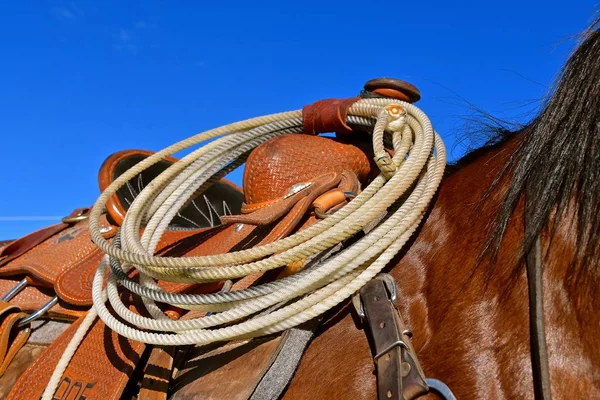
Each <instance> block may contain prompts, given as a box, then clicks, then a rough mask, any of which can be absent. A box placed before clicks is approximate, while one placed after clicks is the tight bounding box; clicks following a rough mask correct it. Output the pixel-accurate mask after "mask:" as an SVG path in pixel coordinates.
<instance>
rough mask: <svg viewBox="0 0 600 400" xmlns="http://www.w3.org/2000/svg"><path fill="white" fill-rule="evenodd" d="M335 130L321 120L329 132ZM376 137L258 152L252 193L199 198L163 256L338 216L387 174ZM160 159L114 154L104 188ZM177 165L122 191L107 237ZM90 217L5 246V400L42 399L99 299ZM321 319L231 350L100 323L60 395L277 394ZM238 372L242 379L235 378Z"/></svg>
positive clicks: (106, 223) (298, 139)
mask: <svg viewBox="0 0 600 400" xmlns="http://www.w3.org/2000/svg"><path fill="white" fill-rule="evenodd" d="M344 124H345V122H344ZM338 125H339V124H338ZM329 127H330V126H329V125H326V124H325V125H323V124H321V125H319V131H322V132H325V131H329V130H328V128H329ZM324 129H325V130H324ZM332 130H333V129H332ZM311 133H314V132H311ZM369 141H370V137H369V136H368V135H367V134H366V133H361V132H355V134H353V135H352V136H349V135H343V134H341V135H337V137H335V138H331V137H319V136H310V135H304V134H291V135H287V136H281V137H277V138H274V139H271V140H269V141H267V142H265V143H263V144H262V145H260V146H259V147H257V148H256V149H254V150H253V151H252V152H251V153H250V155H249V156H248V159H247V161H246V165H245V169H244V175H243V190H242V189H241V188H240V187H238V186H236V185H235V184H233V183H231V182H229V181H228V180H226V179H220V180H218V181H216V182H215V183H214V184H213V185H212V186H211V187H210V188H208V189H207V190H206V191H204V192H203V193H199V194H197V196H195V197H194V198H193V200H192V201H190V202H189V203H188V204H186V206H185V207H184V208H183V209H182V210H181V211H180V212H179V213H178V214H177V216H176V217H175V218H174V219H173V221H172V222H171V224H170V226H169V229H168V230H167V232H166V233H165V234H164V235H163V237H162V239H161V241H160V243H159V245H158V247H157V251H156V252H157V254H160V255H164V256H179V257H186V256H199V255H209V254H218V253H224V252H229V251H236V250H241V249H245V248H249V247H252V246H256V245H259V244H266V243H269V242H272V241H275V240H278V239H280V238H283V237H285V236H288V235H290V234H293V233H295V232H297V231H299V230H302V229H305V228H306V227H308V226H310V225H312V224H314V223H316V222H317V221H318V220H319V219H320V218H326V217H327V215H328V214H329V213H332V212H335V211H336V210H337V209H339V208H340V207H343V206H344V205H345V204H346V203H347V202H348V201H349V194H352V193H359V192H360V190H361V188H363V187H364V186H365V185H367V184H368V183H369V182H370V180H371V179H372V178H373V177H374V176H375V175H376V173H377V172H378V170H377V167H376V166H375V165H374V162H373V154H372V153H371V150H370V148H371V145H370V143H369ZM150 154H152V153H151V152H148V151H143V150H127V151H121V152H118V153H115V154H113V155H111V156H110V157H108V158H107V159H106V161H105V162H104V163H103V164H102V166H101V168H100V172H99V176H98V180H99V186H100V190H104V189H105V188H106V187H107V186H108V185H109V184H110V183H111V182H112V181H113V180H114V179H115V178H116V177H118V176H119V175H120V174H122V173H123V172H124V171H126V170H128V169H129V168H130V167H131V166H133V165H135V164H137V163H138V162H140V161H141V160H142V159H144V158H145V157H147V156H148V155H150ZM176 161H177V160H176V159H174V158H167V159H164V160H163V161H162V162H161V163H159V164H156V165H154V166H153V167H152V168H150V169H148V170H145V171H143V172H142V173H140V174H138V175H137V176H136V177H134V178H133V179H131V180H130V181H129V182H128V184H127V185H126V186H124V187H122V188H121V189H120V190H119V191H118V193H117V194H116V195H115V196H113V198H112V199H111V200H110V201H109V202H108V204H107V207H106V210H105V212H104V214H103V216H102V219H101V232H102V234H103V236H104V237H105V238H107V239H111V238H113V237H114V236H115V234H116V233H117V231H118V228H119V226H120V224H121V223H122V222H123V218H124V216H125V214H126V212H127V209H128V207H129V206H130V205H131V203H132V202H133V200H134V199H135V197H136V196H137V195H138V194H139V193H140V192H141V190H142V189H143V188H144V187H145V186H146V185H147V184H148V183H149V182H151V181H152V179H153V178H155V177H156V176H157V175H159V174H160V173H161V172H162V171H163V170H165V169H166V168H167V167H168V166H169V165H170V164H171V163H173V162H176ZM306 182H311V185H310V187H309V188H308V189H307V190H301V191H298V187H302V188H303V189H304V188H305V187H303V186H302V185H303V184H306ZM87 212H88V210H87V209H77V210H75V211H74V212H73V213H72V214H70V215H69V216H67V217H65V218H64V219H63V221H62V222H61V223H60V224H56V225H52V226H50V227H47V228H44V229H41V230H39V231H37V232H34V233H31V234H29V235H27V236H25V237H22V238H20V239H17V240H14V241H9V242H0V296H3V297H2V298H1V300H0V375H1V377H0V397H2V398H4V397H7V398H9V399H21V398H39V397H40V396H41V394H42V392H43V390H44V388H45V386H46V384H47V382H48V380H49V378H50V375H51V374H52V371H53V369H54V367H55V365H56V364H57V362H58V359H59V358H60V356H61V354H62V353H63V351H64V349H65V348H66V346H67V344H68V342H69V340H70V338H71V337H72V336H73V334H74V333H75V330H76V329H77V327H78V326H79V324H80V323H81V321H82V319H83V318H84V316H85V314H86V312H87V310H89V308H90V307H91V306H92V298H91V286H92V279H93V275H94V272H95V271H96V268H97V266H98V263H99V262H101V260H102V258H103V254H102V252H101V251H100V250H99V249H98V248H97V247H96V246H95V245H94V244H93V243H92V241H91V238H90V233H89V230H88V226H87V221H86V213H87ZM302 267H303V266H302V265H288V266H287V267H284V268H282V269H281V270H276V271H271V272H270V273H267V274H256V275H255V276H250V277H246V278H243V279H240V280H238V281H234V282H231V281H227V282H219V283H216V284H215V283H211V284H175V283H170V282H161V281H159V285H161V286H162V287H163V288H164V289H166V290H169V291H171V292H177V293H213V292H217V291H223V290H239V289H243V288H246V287H248V286H251V285H253V284H256V283H257V282H264V281H267V280H269V279H273V278H275V277H278V276H283V275H287V274H292V273H294V272H296V271H297V270H299V269H300V268H302ZM132 278H134V279H135V276H132ZM124 301H125V302H127V303H128V304H129V305H130V308H131V309H134V310H137V311H138V312H142V311H141V309H142V307H140V299H138V298H136V297H134V296H132V295H129V297H128V298H126V299H124ZM164 311H165V312H167V314H168V315H169V316H170V317H171V318H173V319H177V318H186V317H187V316H189V314H187V313H186V312H185V311H184V310H181V309H177V308H174V307H172V308H169V309H165V310H164ZM189 313H194V312H193V311H191V312H189ZM316 324H318V321H314V322H311V323H310V324H308V326H304V327H301V329H300V330H290V331H286V332H284V333H283V334H280V335H274V336H270V337H266V338H260V339H253V340H247V341H237V342H230V343H225V344H223V345H220V346H209V347H207V346H204V347H194V346H190V347H185V348H184V347H179V348H174V347H160V346H150V345H145V344H144V343H140V342H134V341H131V340H128V339H125V338H123V337H120V336H119V335H118V334H116V333H115V332H113V331H111V330H110V329H108V328H107V327H106V326H105V325H104V323H103V322H102V321H101V320H97V321H95V323H94V325H93V326H92V328H91V329H90V330H89V331H88V333H87V335H86V337H85V338H84V340H83V342H82V344H81V345H80V346H79V348H78V349H77V351H76V353H75V355H74V357H73V358H72V360H71V362H70V364H69V366H68V368H67V370H66V371H65V373H64V374H63V377H62V380H61V383H60V385H59V387H58V390H57V391H56V392H55V395H54V396H55V397H54V398H57V399H63V398H64V399H66V398H68V399H79V398H82V399H83V398H88V399H118V398H135V397H137V398H140V399H142V398H143V399H167V398H172V399H187V398H196V397H198V398H207V399H222V398H231V399H248V398H255V399H258V398H271V397H269V396H270V395H269V394H268V393H269V390H271V389H270V387H271V386H269V385H271V381H269V379H271V377H270V374H269V371H271V370H272V369H273V368H277V369H279V370H285V371H287V372H286V373H288V375H289V377H290V378H291V374H293V371H294V369H295V366H296V364H294V360H292V362H291V363H288V364H286V363H285V362H283V361H282V360H281V357H278V356H279V355H281V354H284V353H285V352H286V351H288V350H287V349H288V347H290V343H293V344H294V345H295V346H296V347H301V348H304V347H305V346H306V345H307V344H308V342H309V340H310V338H311V336H312V332H313V331H314V328H315V327H316ZM298 343H300V345H298ZM300 355H301V353H300ZM287 358H294V357H292V356H290V357H287ZM296 358H298V359H299V355H298V356H297V357H296ZM297 361H298V360H295V363H297ZM231 374H235V376H236V379H235V380H230V379H228V376H232V375H231ZM224 382H229V383H224ZM273 396H275V397H274V398H276V397H277V396H278V395H275V394H273Z"/></svg>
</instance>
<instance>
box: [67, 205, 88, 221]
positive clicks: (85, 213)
mask: <svg viewBox="0 0 600 400" xmlns="http://www.w3.org/2000/svg"><path fill="white" fill-rule="evenodd" d="M89 214H90V209H89V208H86V209H84V210H82V211H81V212H80V213H79V214H77V215H75V216H73V217H64V218H63V219H62V220H61V221H62V223H63V224H75V223H77V222H80V221H84V220H86V219H88V218H89Z"/></svg>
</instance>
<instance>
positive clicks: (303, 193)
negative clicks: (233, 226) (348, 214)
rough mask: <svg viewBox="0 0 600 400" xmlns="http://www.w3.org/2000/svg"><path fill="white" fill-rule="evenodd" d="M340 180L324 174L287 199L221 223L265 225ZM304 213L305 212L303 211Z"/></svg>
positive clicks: (222, 219) (275, 201) (332, 174)
mask: <svg viewBox="0 0 600 400" xmlns="http://www.w3.org/2000/svg"><path fill="white" fill-rule="evenodd" d="M340 180H341V174H339V173H336V172H330V173H326V174H323V175H320V176H317V177H314V179H313V180H312V182H311V184H310V186H308V187H306V188H304V189H302V190H300V191H299V192H298V193H295V194H293V195H291V196H289V197H286V196H283V197H281V198H279V199H275V200H273V201H272V202H271V205H270V206H267V207H262V208H259V209H257V210H256V211H254V212H251V213H249V214H243V215H231V216H225V217H221V221H222V222H223V223H242V224H251V225H266V224H270V223H272V222H274V221H276V220H277V219H279V218H281V217H283V216H284V215H286V213H289V212H290V210H292V209H293V208H294V207H295V206H296V204H298V203H299V202H300V201H301V200H304V199H305V198H310V199H311V201H312V199H315V198H316V197H318V196H319V195H321V194H323V193H325V192H326V191H327V190H329V189H331V188H332V187H335V186H337V184H338V183H339V182H340ZM304 211H306V210H304Z"/></svg>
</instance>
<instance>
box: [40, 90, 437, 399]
mask: <svg viewBox="0 0 600 400" xmlns="http://www.w3.org/2000/svg"><path fill="white" fill-rule="evenodd" d="M347 122H348V123H349V124H351V125H356V126H363V127H365V128H368V129H372V132H373V133H372V139H373V149H374V153H375V158H376V161H377V165H378V166H379V168H380V169H381V173H380V174H379V175H378V176H377V177H376V178H375V179H374V180H373V181H372V182H371V184H369V185H368V186H367V187H366V188H365V189H364V190H363V191H362V192H360V193H359V194H358V195H357V196H356V197H355V198H354V199H353V200H352V201H350V203H348V204H347V205H346V206H344V207H342V208H341V209H339V210H338V211H337V212H335V213H334V214H332V215H330V216H328V217H327V218H325V219H323V220H321V221H319V222H318V223H316V224H314V225H312V226H310V227H308V228H307V229H304V230H302V231H299V232H297V233H295V234H294V235H292V236H289V237H287V238H284V239H281V240H278V241H275V242H273V243H270V244H266V245H262V246H259V247H255V248H251V249H247V250H242V251H236V252H232V253H226V254H218V255H209V256H200V257H181V258H178V257H157V256H154V255H153V254H154V251H155V249H156V247H157V244H158V242H159V240H160V238H161V236H162V235H163V233H164V232H165V230H166V229H167V227H168V225H169V223H170V222H171V220H172V219H173V218H174V217H175V216H176V214H177V212H178V211H179V210H180V209H181V208H182V207H183V206H184V205H185V204H186V202H187V201H188V200H189V199H190V197H192V196H195V195H197V194H198V192H199V191H200V192H201V191H202V189H203V188H205V187H208V186H209V185H210V184H211V183H212V182H214V180H215V179H218V178H219V177H221V176H223V175H225V174H226V173H227V172H229V171H231V170H232V169H234V168H236V167H237V166H239V165H240V164H241V163H242V162H243V161H244V155H245V154H247V153H248V152H249V151H250V150H252V149H253V148H255V147H257V146H258V145H260V144H261V143H264V142H265V141H267V140H269V139H271V138H273V137H277V136H281V135H286V134H290V133H300V132H302V111H300V110H298V111H291V112H284V113H279V114H273V115H269V116H264V117H258V118H253V119H249V120H246V121H241V122H236V123H233V124H230V125H226V126H223V127H220V128H216V129H212V130H209V131H206V132H204V133H200V134H198V135H195V136H193V137H191V138H188V139H185V140H183V141H181V142H179V143H176V144H173V145H171V146H169V147H167V148H166V149H164V150H162V151H160V152H157V153H155V154H153V155H151V156H150V157H148V158H147V159H145V160H143V161H141V162H140V163H139V164H137V165H135V166H134V167H132V168H131V169H129V170H128V171H126V172H125V173H124V174H123V175H121V176H120V177H119V178H117V179H116V180H115V181H114V182H113V183H112V184H111V185H110V186H109V187H108V188H107V189H106V190H105V191H104V192H103V193H102V194H101V196H100V197H99V198H98V200H97V201H96V203H95V205H94V207H93V210H92V212H91V214H90V217H89V219H90V232H91V236H92V239H93V241H94V242H95V243H96V244H97V245H98V247H100V248H101V249H102V250H103V251H104V252H105V253H106V255H107V256H106V257H105V259H104V260H103V262H101V263H100V266H99V267H98V270H97V272H96V275H95V278H94V283H93V300H94V306H93V307H92V309H91V310H90V312H89V313H88V315H87V316H86V318H85V320H84V321H83V323H82V324H81V326H80V327H79V329H78V331H77V332H76V334H75V336H74V337H73V339H72V341H71V343H70V344H69V346H68V347H67V350H66V351H65V353H64V354H63V357H62V358H61V360H60V362H59V364H58V365H57V367H56V369H55V371H54V374H53V377H52V378H51V381H50V384H49V385H48V387H47V388H46V391H45V392H44V397H43V398H51V395H52V393H54V390H55V388H56V385H58V382H59V380H60V377H61V376H62V373H63V372H64V370H65V369H66V367H67V364H68V362H69V360H70V358H71V357H72V356H73V354H74V352H75V350H76V348H77V346H78V345H79V343H80V341H81V340H82V339H83V337H84V335H85V333H86V332H87V330H88V329H89V327H90V326H91V324H92V323H93V321H94V320H95V318H96V316H99V317H100V318H101V319H102V321H104V323H105V324H106V325H107V326H108V327H110V328H111V329H113V330H115V331H116V332H117V333H119V334H120V335H122V336H125V337H127V338H130V339H133V340H137V341H142V342H146V343H151V344H157V345H191V344H198V345H204V344H208V343H212V342H218V341H226V340H233V339H243V338H250V337H256V336H262V335H268V334H272V333H276V332H280V331H283V330H286V329H289V328H292V327H294V326H297V325H299V324H302V323H303V322H305V321H308V320H311V319H313V318H315V317H317V316H319V315H321V314H323V313H325V312H326V311H327V310H329V309H331V308H332V307H334V306H336V305H337V304H339V303H340V302H342V301H343V300H344V299H346V298H348V297H350V296H351V295H352V294H354V293H355V292H356V291H357V290H359V289H360V288H361V287H362V286H363V285H364V284H365V283H367V282H368V281H369V280H371V279H372V278H373V277H374V276H375V275H376V274H377V273H379V272H380V271H381V270H382V269H383V268H384V267H385V266H386V265H387V264H388V263H389V262H390V260H391V259H392V258H393V257H394V256H395V255H396V254H397V253H398V252H399V251H400V249H401V248H402V246H403V245H404V244H405V243H406V242H407V241H408V239H409V238H410V237H411V235H412V234H413V233H414V231H415V230H416V228H417V226H418V225H419V223H420V221H421V219H422V218H423V215H424V213H425V212H426V209H427V207H428V205H429V203H430V202H431V199H432V198H433V196H434V194H435V192H436V190H437V187H438V186H439V184H440V181H441V179H442V176H443V172H444V168H445V165H446V151H445V148H444V144H443V142H442V140H441V138H440V137H439V135H437V133H435V131H434V130H433V128H432V126H431V123H430V121H429V119H428V118H427V116H426V115H425V113H423V112H422V111H421V110H420V109H419V108H417V107H416V106H414V105H412V104H409V103H406V102H403V101H399V100H392V99H382V98H374V99H361V100H359V101H357V102H356V103H355V104H354V105H352V106H351V107H350V109H349V111H348V118H347ZM385 132H388V133H391V143H392V150H393V153H392V154H393V156H390V155H389V153H388V152H387V151H386V150H385V149H384V133H385ZM215 138H216V139H215ZM211 139H214V140H212V141H210V142H209V143H208V144H205V145H204V146H202V147H200V148H199V149H197V150H195V151H193V152H192V153H190V154H189V155H187V156H186V157H184V158H182V159H181V160H179V161H178V162H176V163H174V164H173V165H171V166H170V167H169V168H168V169H167V170H165V171H164V172H163V173H162V174H160V175H159V176H158V177H157V178H155V179H154V180H153V181H152V182H151V183H150V184H149V185H148V186H146V188H144V189H143V190H142V192H141V193H140V194H139V195H138V196H137V197H136V198H135V200H134V201H133V203H132V204H131V206H130V208H129V210H128V212H127V214H126V216H125V219H124V221H123V225H122V227H121V231H120V237H118V238H116V239H115V240H114V241H113V243H110V242H108V241H107V240H106V239H104V238H103V236H102V234H101V232H100V229H99V225H98V221H99V217H100V215H101V213H102V210H103V208H104V205H105V204H106V202H107V201H108V200H109V199H110V197H111V196H113V195H114V194H115V193H116V191H117V190H118V189H119V188H120V187H122V186H123V185H125V184H126V182H127V181H129V180H130V179H132V178H133V177H135V176H136V175H137V174H139V173H140V172H141V171H143V170H145V169H147V168H148V167H150V166H152V165H154V164H155V163H157V162H159V161H160V160H161V159H163V158H164V157H166V156H168V155H171V154H173V153H176V152H178V151H180V150H183V149H185V148H188V147H190V146H193V145H196V144H198V143H201V142H204V141H207V140H211ZM299 183H300V182H299ZM383 215H385V217H384V218H382V216H383ZM142 228H143V229H144V231H143V234H142V235H141V238H140V236H139V232H140V230H141V229H142ZM366 228H368V229H369V230H368V233H366V234H365V235H364V236H363V237H362V238H361V239H360V240H358V241H356V242H355V243H354V244H352V245H349V246H348V247H345V248H344V249H343V250H341V251H339V252H338V253H336V254H335V255H334V256H332V257H331V258H329V259H327V260H326V261H323V262H322V263H319V264H317V265H315V266H314V267H312V268H308V269H305V270H301V271H300V272H298V273H296V274H293V275H290V276H287V277H285V278H281V279H278V280H275V281H273V282H270V283H267V284H262V285H257V286H251V287H248V288H246V289H242V290H238V291H232V292H222V293H213V294H177V293H169V292H166V291H164V290H162V289H161V288H160V287H159V286H158V284H157V283H156V280H157V279H161V280H167V281H174V282H187V283H200V282H211V281H225V280H230V279H231V280H235V279H238V278H243V277H245V276H248V275H252V274H256V273H260V272H265V271H268V270H272V269H275V268H280V267H283V266H286V265H288V264H290V263H293V262H303V261H305V260H307V259H309V258H311V257H314V256H316V255H317V254H319V253H321V252H323V251H325V250H327V249H331V248H333V247H334V246H336V245H337V244H339V243H342V242H344V241H346V240H347V239H349V238H351V237H353V236H354V235H356V234H357V233H358V232H360V231H362V230H367V229H366ZM131 268H135V269H137V270H138V271H139V281H138V282H136V281H134V280H131V279H129V278H128V276H127V272H129V270H130V269H131ZM107 269H108V270H109V271H108V283H107V285H106V287H104V279H105V277H106V273H107ZM120 290H128V291H131V292H133V293H136V294H138V295H139V296H141V298H142V299H143V303H144V306H145V308H146V309H147V310H148V312H149V314H150V315H151V316H152V318H148V317H144V316H142V315H139V314H137V313H134V312H132V311H130V309H129V308H128V307H127V305H125V304H123V302H122V300H121V297H120V294H119V291H120ZM107 300H108V302H109V303H110V305H111V307H112V309H113V310H114V313H116V314H117V315H118V316H119V317H120V319H121V320H124V321H125V323H123V322H121V321H120V320H119V319H117V318H116V317H115V316H114V315H113V312H112V311H109V309H108V308H107V305H106V301H107ZM156 302H160V303H165V304H170V305H173V306H176V307H179V308H182V309H187V310H196V311H204V312H205V313H204V314H203V316H199V317H197V318H190V319H188V318H185V319H180V320H172V319H170V318H169V317H167V316H166V315H165V314H164V312H163V311H162V310H161V309H160V308H159V307H158V305H157V304H156ZM277 306H279V307H277Z"/></svg>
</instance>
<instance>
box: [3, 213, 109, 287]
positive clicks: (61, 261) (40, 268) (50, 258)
mask: <svg viewBox="0 0 600 400" xmlns="http://www.w3.org/2000/svg"><path fill="white" fill-rule="evenodd" d="M100 220H101V222H100V224H101V226H102V225H108V222H107V221H106V217H105V216H102V217H101V219H100ZM101 258H102V253H101V251H100V250H99V249H98V248H97V247H96V245H95V244H94V243H93V242H92V240H91V236H90V233H89V230H88V227H87V221H81V222H79V223H77V224H75V225H73V226H71V227H69V228H67V229H65V230H64V231H61V232H60V233H59V234H56V235H54V236H52V237H51V238H49V239H47V240H45V241H44V242H43V243H41V244H39V245H38V246H36V247H34V248H33V249H31V250H29V251H28V252H26V253H25V254H23V255H22V256H21V257H19V258H17V259H15V260H13V261H11V262H10V263H8V264H6V265H4V266H3V267H2V268H0V276H2V277H7V276H15V275H20V274H25V275H27V276H28V277H29V278H31V279H32V282H33V284H38V285H42V286H46V287H53V286H54V284H55V282H56V280H57V278H58V276H59V275H60V274H61V273H62V272H63V271H66V270H68V269H70V268H72V267H73V266H76V265H82V264H83V263H92V264H96V265H98V262H99V261H100V259H101Z"/></svg>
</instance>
